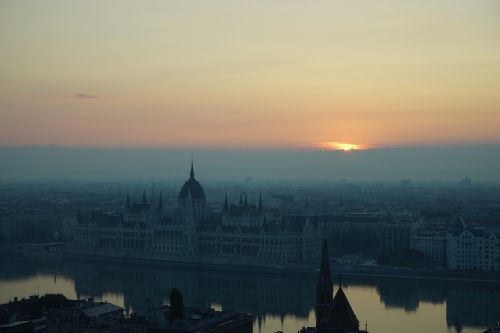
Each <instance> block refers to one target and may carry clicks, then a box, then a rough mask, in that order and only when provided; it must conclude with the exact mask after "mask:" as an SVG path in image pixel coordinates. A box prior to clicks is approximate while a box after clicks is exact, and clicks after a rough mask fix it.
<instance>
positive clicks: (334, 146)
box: [316, 141, 368, 152]
mask: <svg viewBox="0 0 500 333" xmlns="http://www.w3.org/2000/svg"><path fill="white" fill-rule="evenodd" d="M316 146H317V147H319V148H321V149H325V150H341V151H345V152H350V151H353V150H365V149H367V148H368V147H367V146H364V145H361V144H356V143H348V142H337V141H327V142H319V143H317V144H316Z"/></svg>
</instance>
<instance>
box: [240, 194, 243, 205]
mask: <svg viewBox="0 0 500 333" xmlns="http://www.w3.org/2000/svg"><path fill="white" fill-rule="evenodd" d="M240 205H243V193H240Z"/></svg>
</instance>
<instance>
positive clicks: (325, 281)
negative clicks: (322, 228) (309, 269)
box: [316, 239, 333, 332]
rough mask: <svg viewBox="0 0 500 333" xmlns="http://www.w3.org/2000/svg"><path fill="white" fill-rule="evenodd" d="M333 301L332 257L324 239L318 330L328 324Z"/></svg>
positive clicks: (317, 311) (319, 283)
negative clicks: (330, 257)
mask: <svg viewBox="0 0 500 333" xmlns="http://www.w3.org/2000/svg"><path fill="white" fill-rule="evenodd" d="M332 301H333V282H332V273H331V271H330V259H329V256H328V242H327V241H326V239H324V240H323V250H322V252H321V267H320V270H319V276H318V282H317V284H316V330H317V332H320V331H321V329H322V328H323V327H325V326H327V325H328V323H329V319H330V318H329V317H330V313H329V312H330V308H331V305H332Z"/></svg>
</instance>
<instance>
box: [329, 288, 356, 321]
mask: <svg viewBox="0 0 500 333" xmlns="http://www.w3.org/2000/svg"><path fill="white" fill-rule="evenodd" d="M341 283H342V282H340V284H339V289H338V290H337V293H336V294H335V297H334V298H333V304H332V317H331V318H332V320H333V324H334V325H335V327H338V328H344V329H350V330H354V329H358V328H359V320H358V318H356V314H354V311H353V310H352V307H351V304H349V300H348V299H347V297H346V295H345V294H344V290H343V289H342V284H341Z"/></svg>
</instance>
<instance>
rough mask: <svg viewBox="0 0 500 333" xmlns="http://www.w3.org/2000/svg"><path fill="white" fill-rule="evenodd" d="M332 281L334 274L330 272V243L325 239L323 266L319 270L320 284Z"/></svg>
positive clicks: (322, 252)
mask: <svg viewBox="0 0 500 333" xmlns="http://www.w3.org/2000/svg"><path fill="white" fill-rule="evenodd" d="M329 281H332V272H331V270H330V257H329V255H328V241H327V240H326V238H325V239H323V249H322V251H321V266H320V268H319V276H318V283H319V282H329Z"/></svg>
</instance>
